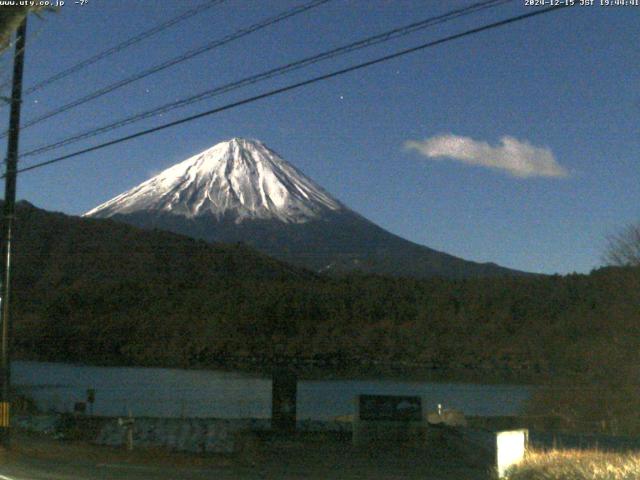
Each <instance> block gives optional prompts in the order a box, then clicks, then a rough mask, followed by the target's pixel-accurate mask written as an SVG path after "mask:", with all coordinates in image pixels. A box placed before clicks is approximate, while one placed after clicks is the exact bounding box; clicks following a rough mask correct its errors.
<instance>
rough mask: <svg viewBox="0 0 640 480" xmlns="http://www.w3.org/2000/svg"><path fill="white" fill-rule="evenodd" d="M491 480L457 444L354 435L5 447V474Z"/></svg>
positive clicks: (156, 479)
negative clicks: (229, 452) (182, 446)
mask: <svg viewBox="0 0 640 480" xmlns="http://www.w3.org/2000/svg"><path fill="white" fill-rule="evenodd" d="M334 478H335V479H339V480H370V479H371V480H375V479H391V480H399V479H403V480H411V479H420V480H454V479H455V480H489V479H490V478H491V477H490V475H489V473H488V469H487V467H486V466H477V465H475V466H474V465H469V464H465V463H464V462H461V461H460V459H459V458H458V457H457V456H456V455H455V454H453V453H452V452H447V451H435V450H425V449H424V448H422V449H411V448H404V447H397V448H393V447H391V448H385V449H376V450H371V451H368V450H363V449H355V448H354V447H352V446H351V444H350V443H349V442H346V443H345V442H336V441H326V439H325V440H324V441H316V442H288V443H287V442H283V443H279V444H275V445H274V444H270V445H263V444H260V445H253V446H252V447H251V448H250V449H248V451H246V452H244V453H242V454H239V455H237V456H234V457H224V456H218V457H202V456H196V455H191V456H190V455H184V454H176V453H171V452H163V451H158V450H156V451H146V452H145V451H142V452H133V453H132V454H129V453H128V452H124V451H122V450H116V449H111V448H108V447H97V446H93V445H86V444H82V445H76V444H73V443H61V442H54V441H51V440H42V439H35V440H34V439H32V438H27V439H23V440H22V442H21V445H20V446H17V447H16V448H14V449H12V451H10V452H1V453H0V480H121V479H122V480H124V479H126V480H165V479H167V480H169V479H170V480H205V479H207V480H209V479H215V480H231V479H234V480H258V479H262V480H265V479H273V480H276V479H277V480H302V479H311V480H313V479H323V480H327V479H334Z"/></svg>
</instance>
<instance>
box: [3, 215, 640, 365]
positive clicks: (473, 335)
mask: <svg viewBox="0 0 640 480" xmlns="http://www.w3.org/2000/svg"><path fill="white" fill-rule="evenodd" d="M16 236H17V238H16V243H15V245H16V247H15V250H16V255H15V277H14V278H15V288H14V297H13V298H14V300H15V325H14V348H15V350H16V353H17V354H18V355H19V356H20V357H22V358H31V359H42V360H59V361H75V362H85V363H99V364H127V365H165V366H207V365H218V364H220V363H221V362H224V361H225V359H228V358H229V357H235V358H238V357H247V358H249V357H255V358H259V359H263V361H273V360H276V359H282V358H289V357H296V358H304V359H315V360H324V361H333V362H338V363H357V362H366V361H373V360H376V361H382V362H390V361H393V362H411V363H414V362H417V363H421V364H424V365H426V366H434V367H451V366H453V367H470V368H485V369H488V370H492V369H499V368H509V369H511V370H513V371H523V372H524V371H526V372H539V373H541V374H548V373H551V374H556V373H559V372H566V371H572V370H574V371H582V370H584V369H590V368H600V367H602V365H604V364H606V363H607V362H610V361H619V359H620V358H624V359H625V361H628V362H630V363H631V362H635V363H636V364H640V359H639V354H638V352H639V350H640V349H639V348H638V347H640V295H639V292H640V270H638V269H631V268H626V269H623V268H607V269H601V270H598V271H595V272H593V273H591V274H590V275H569V276H565V277H560V276H547V277H545V276H537V277H535V276H532V277H515V278H514V277H503V278H492V279H478V280H457V281H454V280H444V279H432V280H417V279H402V278H389V277H382V276H370V275H368V276H365V275H350V276H345V277H325V276H319V275H316V274H314V273H311V272H309V271H306V270H303V269H300V268H296V267H291V266H289V265H287V264H283V263H280V262H277V261H275V260H272V259H270V258H268V257H266V256H264V255H262V254H259V253H256V252H254V251H252V250H250V249H248V248H246V247H244V246H242V245H210V244H207V243H205V242H202V241H196V240H191V239H189V238H186V237H181V236H178V235H173V234H170V233H164V232H153V231H145V230H139V229H137V228H134V227H130V226H126V225H123V224H119V223H116V222H112V221H109V220H94V219H81V218H76V217H68V216H65V215H62V214H52V213H49V212H45V211H42V210H39V209H36V208H34V207H32V206H30V205H25V204H22V205H21V206H20V208H19V210H18V220H17V229H16Z"/></svg>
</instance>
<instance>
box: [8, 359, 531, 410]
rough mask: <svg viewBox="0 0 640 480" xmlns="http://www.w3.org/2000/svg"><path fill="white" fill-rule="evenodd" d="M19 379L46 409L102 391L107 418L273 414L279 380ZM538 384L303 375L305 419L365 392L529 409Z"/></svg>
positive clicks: (34, 369) (18, 371)
mask: <svg viewBox="0 0 640 480" xmlns="http://www.w3.org/2000/svg"><path fill="white" fill-rule="evenodd" d="M11 375H12V377H11V381H12V383H13V385H14V386H16V388H17V389H18V390H19V391H20V392H22V393H25V394H27V395H29V396H30V397H31V398H33V399H34V400H35V401H36V403H37V405H38V406H39V407H40V408H41V409H43V410H46V411H48V410H54V411H59V412H64V411H67V412H69V411H72V409H73V404H74V402H77V401H84V400H85V399H86V391H87V389H89V388H92V389H95V392H96V396H95V404H94V405H93V413H94V414H96V415H105V416H120V415H126V414H127V413H128V412H129V411H131V413H132V415H134V416H150V417H218V418H268V417H270V416H271V379H270V378H268V377H265V376H260V375H250V374H245V373H234V372H226V371H218V370H183V369H172V368H138V367H93V366H85V365H73V364H65V363H47V362H30V361H15V362H13V363H12V369H11ZM532 391H533V387H529V386H523V385H495V384H490V385H489V384H487V385H484V384H478V383H445V382H426V381H425V382H420V381H403V380H402V379H397V378H393V379H389V378H384V379H380V380H376V379H353V380H343V379H341V380H308V381H307V380H302V381H300V382H299V383H298V418H299V419H314V420H328V419H332V418H334V417H336V416H342V415H350V414H353V412H354V397H355V396H356V395H358V394H378V395H384V394H389V395H418V396H420V397H421V398H422V401H423V408H425V409H427V410H428V411H432V410H435V409H436V408H437V405H438V404H442V405H443V407H444V408H456V409H459V410H462V411H463V412H464V413H465V414H467V415H481V416H494V415H515V414H518V413H521V411H522V409H523V406H524V402H525V401H526V400H527V399H528V398H529V397H530V395H531V393H532Z"/></svg>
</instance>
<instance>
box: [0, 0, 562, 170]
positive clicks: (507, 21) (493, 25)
mask: <svg viewBox="0 0 640 480" xmlns="http://www.w3.org/2000/svg"><path fill="white" fill-rule="evenodd" d="M568 6H569V5H558V6H552V7H547V8H544V9H541V10H536V11H533V12H530V13H525V14H523V15H517V16H515V17H510V18H507V19H505V20H500V21H498V22H493V23H490V24H487V25H483V26H481V27H477V28H473V29H471V30H466V31H464V32H462V33H457V34H455V35H450V36H447V37H444V38H441V39H439V40H434V41H431V42H427V43H423V44H421V45H418V46H416V47H412V48H408V49H404V50H400V51H398V52H395V53H392V54H389V55H385V56H383V57H378V58H376V59H374V60H369V61H367V62H363V63H359V64H356V65H352V66H350V67H347V68H343V69H340V70H336V71H333V72H331V73H327V74H324V75H320V76H317V77H313V78H311V79H309V80H304V81H302V82H298V83H294V84H291V85H288V86H286V87H282V88H277V89H275V90H271V91H269V92H266V93H262V94H260V95H255V96H253V97H249V98H245V99H243V100H239V101H237V102H233V103H229V104H227V105H224V106H222V107H218V108H214V109H212V110H207V111H205V112H201V113H198V114H195V115H191V116H189V117H185V118H182V119H180V120H176V121H173V122H169V123H166V124H164V125H160V126H158V127H154V128H149V129H147V130H142V131H140V132H136V133H133V134H131V135H127V136H125V137H120V138H117V139H115V140H110V141H108V142H104V143H101V144H98V145H94V146H93V147H88V148H84V149H82V150H78V151H76V152H73V153H69V154H67V155H63V156H60V157H57V158H53V159H51V160H47V161H44V162H40V163H36V164H34V165H30V166H28V167H24V168H21V169H19V170H18V173H21V172H27V171H29V170H35V169H37V168H41V167H44V166H47V165H52V164H54V163H58V162H62V161H63V160H67V159H70V158H73V157H77V156H79V155H82V154H85V153H89V152H94V151H96V150H101V149H103V148H106V147H110V146H112V145H116V144H119V143H123V142H126V141H129V140H133V139H134V138H138V137H142V136H145V135H149V134H152V133H155V132H159V131H161V130H165V129H167V128H171V127H175V126H177V125H182V124H183V123H187V122H191V121H193V120H197V119H199V118H203V117H207V116H210V115H214V114H216V113H220V112H223V111H226V110H230V109H232V108H235V107H239V106H241V105H246V104H249V103H253V102H255V101H258V100H262V99H264V98H269V97H272V96H275V95H279V94H281V93H285V92H289V91H291V90H295V89H298V88H300V87H304V86H307V85H311V84H314V83H317V82H320V81H323V80H328V79H330V78H334V77H337V76H340V75H344V74H346V73H350V72H353V71H356V70H360V69H362V68H366V67H370V66H373V65H377V64H379V63H382V62H386V61H388V60H392V59H394V58H398V57H402V56H404V55H408V54H410V53H414V52H417V51H420V50H424V49H427V48H431V47H435V46H437V45H441V44H443V43H447V42H450V41H453V40H457V39H459V38H463V37H467V36H470V35H474V34H476V33H480V32H484V31H487V30H492V29H494V28H498V27H502V26H504V25H508V24H511V23H515V22H519V21H521V20H526V19H528V18H532V17H535V16H538V15H542V14H545V13H549V12H552V11H555V10H560V9H563V8H566V7H568ZM0 178H4V175H3V176H2V177H0Z"/></svg>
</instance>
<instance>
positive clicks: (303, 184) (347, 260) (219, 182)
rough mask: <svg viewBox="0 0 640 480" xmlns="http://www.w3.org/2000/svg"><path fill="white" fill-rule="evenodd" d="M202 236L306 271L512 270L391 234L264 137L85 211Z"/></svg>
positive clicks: (450, 273)
mask: <svg viewBox="0 0 640 480" xmlns="http://www.w3.org/2000/svg"><path fill="white" fill-rule="evenodd" d="M84 216H87V217H97V218H112V219H114V220H118V221H122V222H125V223H129V224H132V225H135V226H138V227H142V228H148V229H153V228H157V229H161V230H169V231H172V232H175V233H179V234H183V235H187V236H190V237H194V238H198V239H203V240H206V241H210V242H227V243H228V242H243V243H246V244H248V245H250V246H253V247H254V248H256V249H258V250H260V251H262V252H264V253H266V254H268V255H271V256H273V257H276V258H279V259H281V260H285V261H288V262H291V263H294V264H297V265H301V266H305V267H307V268H310V269H313V270H315V271H329V272H347V271H354V270H359V271H364V272H371V273H382V274H392V275H400V276H411V277H433V276H443V277H449V278H468V277H481V276H496V275H518V274H522V272H518V271H515V270H510V269H507V268H503V267H500V266H498V265H496V264H493V263H475V262H470V261H466V260H463V259H461V258H457V257H454V256H452V255H449V254H446V253H443V252H438V251H436V250H432V249H430V248H428V247H425V246H422V245H418V244H416V243H413V242H410V241H408V240H405V239H403V238H401V237H398V236H396V235H394V234H392V233H390V232H388V231H386V230H384V229H382V228H381V227H379V226H377V225H375V224H374V223H372V222H371V221H369V220H367V219H366V218H364V217H362V216H361V215H359V214H358V213H356V212H354V211H352V210H350V209H349V208H347V207H346V206H345V205H343V204H342V203H341V202H339V201H338V200H336V199H335V198H333V197H332V196H331V195H329V194H328V193H327V192H326V191H324V190H323V189H322V188H321V187H320V186H318V185H317V184H316V183H314V182H313V181H312V180H311V179H309V178H308V177H306V176H305V175H304V174H302V173H301V172H300V171H299V170H297V169H296V168H295V167H293V166H292V165H291V164H289V163H287V162H286V161H285V160H283V159H282V158H281V157H280V156H279V155H278V154H276V153H275V152H274V151H273V150H271V149H269V148H268V147H267V146H266V145H265V144H263V143H262V142H259V141H255V140H246V139H241V138H234V139H232V140H229V141H226V142H222V143H219V144H217V145H215V146H213V147H211V148H209V149H208V150H205V151H204V152H202V153H199V154H198V155H195V156H193V157H191V158H188V159H187V160H185V161H183V162H181V163H178V164H176V165H174V166H172V167H170V168H168V169H166V170H165V171H163V172H161V173H160V174H158V175H156V176H155V177H153V178H151V179H149V180H147V181H145V182H143V183H141V184H140V185H138V186H137V187H134V188H132V189H131V190H128V191H126V192H124V193H122V194H120V195H118V196H117V197H115V198H113V199H111V200H109V201H107V202H105V203H103V204H102V205H99V206H98V207H96V208H94V209H92V210H90V211H88V212H87V213H85V215H84Z"/></svg>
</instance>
